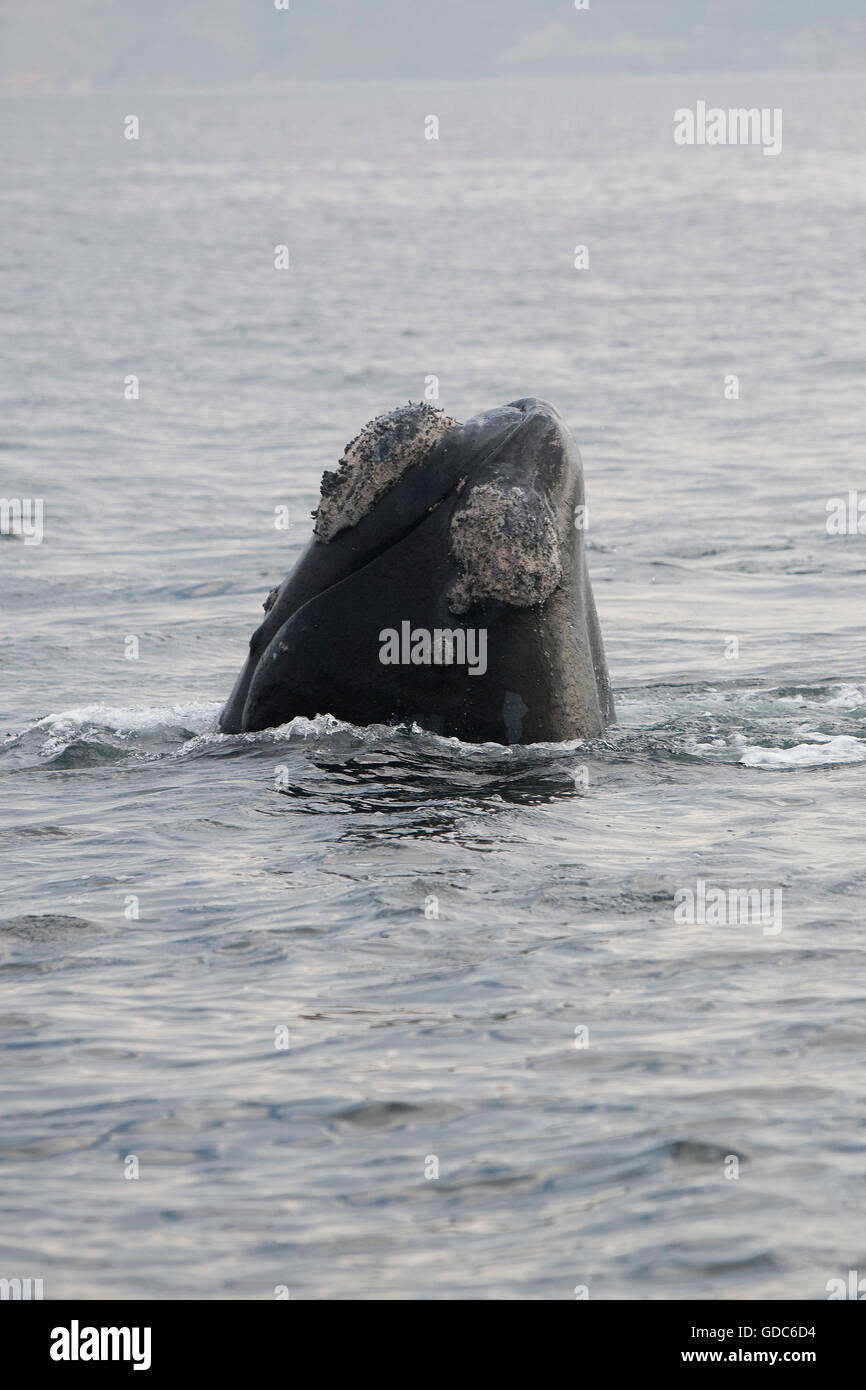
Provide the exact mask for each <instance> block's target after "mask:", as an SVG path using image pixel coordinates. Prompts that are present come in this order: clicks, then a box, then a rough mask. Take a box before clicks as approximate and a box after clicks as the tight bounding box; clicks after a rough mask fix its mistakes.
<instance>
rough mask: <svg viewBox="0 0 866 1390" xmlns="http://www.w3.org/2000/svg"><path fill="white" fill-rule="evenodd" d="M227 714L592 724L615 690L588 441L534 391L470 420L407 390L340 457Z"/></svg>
mask: <svg viewBox="0 0 866 1390" xmlns="http://www.w3.org/2000/svg"><path fill="white" fill-rule="evenodd" d="M314 518H315V525H314V529H313V536H312V539H311V540H310V542H309V544H308V546H307V548H306V549H305V551H304V552H303V554H302V555H301V557H300V559H299V560H298V562H297V564H296V566H295V568H294V570H293V571H292V572H291V574H289V575H288V577H287V578H286V579H285V580H283V582H282V584H280V585H279V586H278V587H277V588H275V589H273V590H272V591H271V593H270V594H269V595H268V599H267V600H266V602H265V610H266V612H265V619H264V621H263V622H262V624H261V625H260V626H259V627H258V628H257V630H256V631H255V632H254V633H253V636H252V638H251V640H250V651H249V655H248V657H247V660H246V663H245V665H244V668H243V670H242V671H241V673H240V675H239V677H238V680H237V682H236V684H235V688H234V690H233V692H232V694H231V696H230V697H229V700H228V702H227V703H226V706H225V708H224V710H223V712H222V715H221V718H220V727H221V729H222V730H223V732H225V733H237V732H241V731H245V730H254V729H263V728H269V727H274V726H277V725H280V724H283V723H285V722H286V721H287V720H289V719H291V718H293V717H294V716H296V715H306V716H307V717H310V718H312V717H314V716H315V715H317V714H324V713H330V714H333V715H336V716H337V717H339V718H342V719H346V720H349V721H351V722H353V723H355V724H372V723H387V722H405V723H414V724H417V725H420V726H421V727H422V728H426V729H431V730H433V731H434V732H437V733H441V734H446V735H450V736H456V737H458V738H461V739H464V740H467V741H471V742H486V741H493V742H498V743H531V742H539V741H557V740H563V739H573V738H584V737H591V736H593V735H596V734H598V733H600V732H601V731H602V729H603V728H604V726H605V724H606V723H608V722H609V721H610V720H612V718H613V702H612V698H611V692H610V683H609V680H608V675H607V667H606V663H605V658H604V650H603V647H602V641H601V634H600V631H599V626H598V619H597V616H596V611H595V604H594V602H593V597H592V592H591V589H590V583H589V576H588V573H587V568H586V559H585V554H584V518H585V500H584V492H583V476H582V468H581V461H580V455H579V453H578V451H577V448H576V446H575V444H574V442H573V440H572V439H571V436H570V434H569V432H568V429H567V427H566V425H565V423H564V421H563V420H562V418H561V417H560V415H559V414H558V412H557V411H556V410H555V409H554V407H553V406H551V405H549V404H548V403H547V402H546V401H542V400H538V399H536V398H534V397H530V398H526V399H522V400H518V401H512V402H511V403H510V404H508V405H505V406H500V407H497V408H496V409H493V410H488V411H485V412H483V413H482V414H480V415H476V416H474V417H473V418H472V419H471V420H469V421H467V422H466V423H465V424H460V423H458V422H457V421H455V420H452V419H451V418H450V417H449V416H447V415H446V414H445V413H444V412H443V411H441V410H438V409H435V408H434V407H432V406H430V405H427V404H421V405H413V404H411V403H410V404H409V405H407V406H403V407H401V408H400V409H398V410H394V411H391V412H390V413H389V414H386V415H382V416H379V417H377V418H376V419H375V420H373V421H371V422H370V423H369V424H368V425H367V426H365V428H364V429H363V430H362V431H361V433H360V434H359V435H358V436H357V438H355V439H354V440H352V441H351V443H350V444H348V445H347V446H346V449H345V451H344V454H343V458H342V459H341V461H340V464H339V466H338V467H337V469H336V470H335V471H333V472H326V473H325V475H324V477H323V480H322V490H321V499H320V502H319V506H318V508H317V510H316V512H315V513H314Z"/></svg>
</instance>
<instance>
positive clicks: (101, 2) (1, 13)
mask: <svg viewBox="0 0 866 1390" xmlns="http://www.w3.org/2000/svg"><path fill="white" fill-rule="evenodd" d="M288 3H289V9H288V11H285V10H277V9H276V8H275V4H274V0H0V83H2V84H3V85H4V86H7V87H8V86H9V85H10V84H13V85H15V86H19V85H21V86H27V85H45V86H61V87H68V86H105V85H109V84H118V85H133V84H142V85H145V84H157V83H159V84H161V83H166V82H171V83H175V82H192V83H207V82H247V81H283V80H286V79H297V78H301V79H310V80H331V79H338V78H354V79H357V78H360V79H363V78H375V79H383V78H385V79H390V78H398V79H399V78H412V77H425V78H447V77H463V76H471V75H479V76H496V75H505V74H523V73H527V74H529V73H550V74H567V73H572V72H591V71H596V72H636V73H645V72H665V71H668V72H720V71H728V70H731V71H733V70H746V71H749V70H756V69H757V70H760V69H791V70H796V69H803V70H814V69H819V70H821V69H830V68H838V69H845V68H862V67H866V3H864V0H821V3H820V4H816V3H815V0H589V5H590V8H589V10H577V9H575V5H574V0H288Z"/></svg>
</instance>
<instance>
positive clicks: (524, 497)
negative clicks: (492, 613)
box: [448, 483, 562, 613]
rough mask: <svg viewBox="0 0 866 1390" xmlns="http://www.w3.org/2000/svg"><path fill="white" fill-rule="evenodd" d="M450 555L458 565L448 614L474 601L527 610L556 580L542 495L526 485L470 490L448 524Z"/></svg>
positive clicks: (557, 566)
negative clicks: (495, 600)
mask: <svg viewBox="0 0 866 1390" xmlns="http://www.w3.org/2000/svg"><path fill="white" fill-rule="evenodd" d="M451 554H452V556H453V558H454V559H455V560H456V561H457V564H458V565H459V567H460V574H459V578H458V579H457V582H456V583H455V584H454V585H453V587H452V589H451V592H450V593H449V595H448V607H449V608H450V609H451V612H452V613H465V612H467V610H468V609H469V608H470V607H471V605H472V603H473V602H474V601H475V600H478V599H481V600H483V599H499V600H500V601H501V602H502V603H511V604H514V605H515V607H517V608H532V607H534V606H535V605H536V604H541V603H544V602H545V601H546V600H547V599H548V598H550V595H551V594H552V593H553V591H554V589H556V588H558V586H559V585H560V584H561V582H562V555H561V553H560V547H559V537H558V535H557V531H556V525H555V523H554V519H553V514H552V512H551V510H550V507H549V506H548V504H547V501H546V500H545V498H543V497H541V496H539V494H538V493H537V492H534V491H532V490H531V489H528V488H522V487H509V488H506V487H503V486H501V485H499V484H496V483H479V485H478V486H477V487H474V488H472V490H471V491H470V492H469V494H468V496H467V499H466V502H465V504H464V506H463V507H461V508H460V510H459V511H457V512H455V513H454V517H453V519H452V522H451Z"/></svg>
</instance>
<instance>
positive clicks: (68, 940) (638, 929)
mask: <svg viewBox="0 0 866 1390" xmlns="http://www.w3.org/2000/svg"><path fill="white" fill-rule="evenodd" d="M698 100H706V101H707V102H708V103H709V104H711V105H712V104H716V105H719V106H722V107H728V106H731V105H747V106H751V105H755V106H758V107H771V108H781V109H782V111H783V113H784V127H783V131H784V134H783V148H782V152H781V154H780V155H778V157H773V156H765V155H764V154H763V152H762V150H761V148H759V147H703V148H700V147H678V146H676V145H675V144H674V142H673V138H672V131H673V124H674V121H673V113H674V111H675V110H676V109H677V108H682V107H694V105H695V103H696V102H697V101H698ZM129 115H136V116H137V117H138V119H139V138H138V139H137V140H131V139H126V138H125V137H124V123H125V119H126V117H128V116H129ZM431 115H435V116H437V117H438V121H439V138H438V139H437V140H433V139H427V138H426V136H425V125H426V128H427V129H431V128H432V127H431V124H430V122H428V121H427V118H428V117H429V116H431ZM864 151H866V89H864V86H863V84H862V81H861V80H860V78H858V77H857V76H856V75H852V76H850V77H846V76H839V75H834V76H833V77H832V78H830V77H827V78H821V77H811V78H802V79H798V78H791V77H784V78H783V77H776V76H773V75H767V76H760V75H756V76H752V77H749V78H748V79H719V78H713V79H709V78H706V79H704V78H691V77H683V78H677V79H606V80H601V79H598V80H580V81H570V80H568V81H566V80H561V81H547V82H543V83H541V82H532V81H501V82H481V83H474V84H470V83H454V84H425V83H420V82H418V83H406V84H397V85H390V86H388V85H381V86H379V85H365V84H363V83H358V84H355V85H345V86H340V85H331V86H326V85H308V86H302V85H299V86H294V87H267V86H260V87H255V88H250V89H246V90H240V89H226V90H216V89H200V90H188V91H187V90H178V89H173V90H166V91H162V92H157V91H149V92H140V91H132V92H129V91H119V90H110V89H105V90H102V91H98V92H68V93H65V94H57V95H46V94H45V93H40V92H37V91H31V92H22V93H20V94H18V95H15V96H7V97H4V98H3V99H2V100H0V158H2V166H3V170H4V173H3V201H4V204H5V212H4V215H3V225H2V233H0V309H2V325H3V333H2V339H0V375H2V386H0V494H2V495H3V496H4V497H6V498H18V499H41V501H42V503H43V508H44V513H43V514H44V528H43V530H44V534H43V539H42V543H41V544H28V543H26V542H25V539H24V537H23V536H21V535H18V536H14V535H0V600H2V624H0V740H2V741H0V774H2V783H0V786H2V795H0V827H2V829H0V846H2V854H3V865H2V870H0V873H2V904H0V917H2V920H0V1276H3V1277H6V1278H12V1277H21V1278H24V1277H40V1278H42V1279H43V1281H44V1292H45V1297H46V1298H59V1297H71V1296H82V1297H85V1298H96V1297H107V1296H113V1297H119V1298H123V1299H153V1298H171V1299H189V1298H213V1299H228V1298H249V1299H269V1298H273V1297H275V1296H283V1295H284V1294H285V1293H286V1292H288V1294H289V1295H290V1296H291V1298H293V1299H298V1298H300V1299H409V1300H416V1299H473V1300H475V1299H481V1300H483V1299H503V1298H504V1299H541V1300H546V1299H573V1298H575V1297H582V1296H584V1294H588V1296H589V1297H590V1298H591V1299H629V1298H639V1299H684V1298H698V1299H730V1300H737V1299H746V1298H753V1297H757V1298H761V1299H768V1300H775V1299H782V1298H795V1299H807V1300H810V1299H821V1298H825V1297H826V1296H827V1295H826V1286H827V1281H828V1280H830V1279H833V1278H839V1277H841V1278H847V1271H848V1270H849V1269H856V1270H859V1271H861V1272H862V1273H864V1274H866V1181H864V1177H866V1070H864V1053H866V920H864V917H866V914H864V892H866V862H864V794H866V643H864V634H863V627H864V596H866V535H861V534H858V533H857V531H856V525H855V526H854V527H853V528H852V527H849V531H848V533H847V534H831V533H829V532H828V529H827V521H828V503H832V499H834V498H844V499H847V497H848V493H849V492H850V491H852V490H855V491H856V490H857V489H860V494H859V495H860V496H861V497H866V469H864V426H866V392H864V381H866V319H864V314H863V304H864V300H866V238H864V235H863V227H864V212H866V153H864ZM283 245H284V246H286V247H287V248H288V252H289V266H288V269H284V270H280V269H276V268H275V264H274V262H275V247H278V246H283ZM576 246H586V247H587V249H588V256H589V264H588V266H587V267H586V268H585V269H576V268H575V264H574V262H575V247H576ZM731 376H736V377H737V378H738V384H739V395H738V396H736V395H734V394H733V392H734V386H733V384H732V383H731V381H730V380H728V381H727V385H726V378H728V379H729V378H730V377H731ZM131 377H136V378H137V379H138V398H137V399H135V398H134V391H135V386H134V383H132V382H131V381H130V378H131ZM431 377H436V378H438V389H439V399H440V403H441V404H442V405H443V406H444V407H445V408H446V409H447V410H448V411H449V413H451V414H453V415H455V416H457V417H458V418H460V419H465V418H467V417H468V416H469V415H471V414H474V413H475V412H476V411H478V410H482V409H486V408H488V407H490V406H493V405H497V404H501V403H504V402H507V401H510V400H512V399H514V398H515V397H519V396H525V395H533V394H534V395H539V396H542V397H545V398H547V399H549V400H551V401H553V402H554V404H555V405H556V406H557V407H558V408H559V409H560V410H561V412H562V413H563V414H564V415H565V417H566V418H567V419H568V421H569V422H570V425H571V427H572V429H573V432H574V434H575V437H576V438H577V440H578V442H579V444H580V447H581V450H582V454H583V458H584V464H585V469H586V478H587V492H588V500H589V528H588V540H589V560H590V566H591V573H592V580H593V585H594V591H595V596H596V600H597V604H598V608H599V613H600V618H601V624H602V629H603V632H604V638H605V643H606V647H607V654H608V660H609V665H610V670H611V675H612V678H613V682H614V687H615V691H616V698H617V708H618V722H617V724H616V725H615V726H614V727H612V728H610V729H609V731H608V732H607V734H606V736H605V738H604V739H600V740H597V741H595V742H590V743H568V744H561V745H545V746H536V747H513V748H504V747H499V746H495V745H486V746H468V745H464V744H461V743H459V742H457V741H456V740H451V739H443V738H439V737H435V736H433V735H430V734H426V733H422V732H420V731H418V730H417V729H414V728H408V727H402V728H396V729H395V728H386V727H375V728H356V727H353V726H351V725H348V724H345V723H341V722H339V721H337V720H335V719H334V718H333V717H331V715H330V714H329V711H327V710H324V709H323V710H322V711H321V712H320V715H319V716H318V717H317V718H315V719H313V720H306V719H295V720H293V721H292V722H291V723H289V724H287V725H285V726H284V727H282V728H280V729H275V730H270V731H268V732H266V733H261V734H255V735H243V736H237V737H225V736H221V735H220V734H219V733H218V732H217V715H218V711H219V708H220V704H221V702H222V700H223V699H224V698H225V696H226V695H227V693H228V691H229V689H230V688H231V685H232V682H233V680H234V678H235V676H236V674H237V671H238V670H239V668H240V666H241V664H242V662H243V659H244V654H245V648H246V643H247V640H248V637H249V635H250V633H251V631H252V630H253V628H254V626H256V624H257V622H258V620H259V618H260V616H261V604H262V601H263V599H264V597H265V595H266V594H267V592H268V590H269V589H270V588H271V587H272V585H274V584H276V583H277V582H279V580H280V579H281V578H282V576H283V575H284V573H285V572H286V571H287V569H288V568H289V567H290V566H291V564H292V563H293V561H294V559H295V558H296V556H297V555H298V554H299V552H300V550H301V548H302V546H303V545H304V543H305V541H306V539H307V537H308V535H309V530H310V524H311V523H310V512H311V510H312V508H313V507H314V506H315V504H316V499H317V495H318V485H319V480H320V476H321V473H322V471H323V470H324V469H325V468H328V467H334V465H335V464H336V461H337V460H338V458H339V457H340V453H341V451H342V448H343V445H344V444H345V442H346V441H347V440H349V439H351V438H352V437H353V436H354V435H355V434H356V433H357V432H358V430H359V429H360V427H361V426H362V425H363V424H364V423H365V421H367V420H368V419H370V418H371V417H372V416H374V415H376V414H379V413H381V412H382V411H385V410H389V409H391V408H393V407H394V406H396V405H399V404H401V403H403V402H405V401H406V400H408V399H412V400H418V399H420V398H422V397H423V396H424V394H425V390H426V391H428V392H429V391H431V390H432V389H433V383H431V381H430V378H431ZM130 394H132V395H133V398H132V399H127V398H126V397H127V396H128V395H130ZM280 508H282V509H288V511H287V513H286V511H285V510H283V511H278V510H277V509H280ZM286 515H288V519H289V525H288V527H287V529H286V528H282V529H281V528H280V527H279V526H278V525H277V524H276V523H277V522H278V521H279V520H280V519H281V518H283V517H285V516H286ZM133 639H134V640H133ZM699 882H700V883H703V884H704V885H706V886H707V887H708V888H717V889H718V888H720V889H722V890H724V891H725V893H728V892H729V891H730V890H737V892H739V891H745V890H754V889H764V890H765V891H766V892H767V894H768V895H770V896H772V894H774V893H775V894H779V895H781V896H779V897H778V898H773V901H774V902H778V903H779V904H781V908H780V911H779V913H777V914H774V916H773V918H772V921H769V920H762V921H756V920H749V921H745V922H744V921H738V920H728V921H727V922H726V921H718V920H714V921H713V922H712V924H710V922H709V921H704V922H702V921H699V920H698V921H695V922H694V923H693V924H689V923H688V922H683V921H681V920H679V916H681V915H682V914H681V913H680V912H679V909H678V906H677V905H678V904H680V903H682V902H683V901H685V898H684V896H683V895H684V894H685V893H686V891H689V892H692V893H694V894H696V895H697V894H698V891H699V889H698V884H699ZM678 895H679V896H678ZM696 915H699V914H696ZM729 915H730V914H729ZM275 1291H276V1293H275Z"/></svg>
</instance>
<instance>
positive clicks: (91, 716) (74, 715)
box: [30, 700, 222, 738]
mask: <svg viewBox="0 0 866 1390" xmlns="http://www.w3.org/2000/svg"><path fill="white" fill-rule="evenodd" d="M221 709H222V705H221V704H220V703H218V702H214V701H212V700H191V701H189V702H187V703H184V704H178V705H136V706H131V707H127V706H123V705H104V704H95V705H78V706H76V707H75V708H74V709H65V710H61V711H60V712H59V713H57V714H46V715H45V718H44V719H39V720H37V722H36V723H35V724H31V725H30V728H31V729H46V730H47V731H48V732H49V733H50V734H51V736H52V737H53V738H60V737H67V738H68V737H70V736H71V737H74V736H75V735H76V734H77V733H83V732H84V731H85V730H95V729H103V730H105V731H106V732H110V733H115V734H149V733H159V732H161V731H162V730H175V729H179V730H185V731H191V732H193V733H197V734H204V733H208V732H210V731H211V730H212V729H214V728H215V727H216V721H217V718H218V716H219V712H220V710H221Z"/></svg>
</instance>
